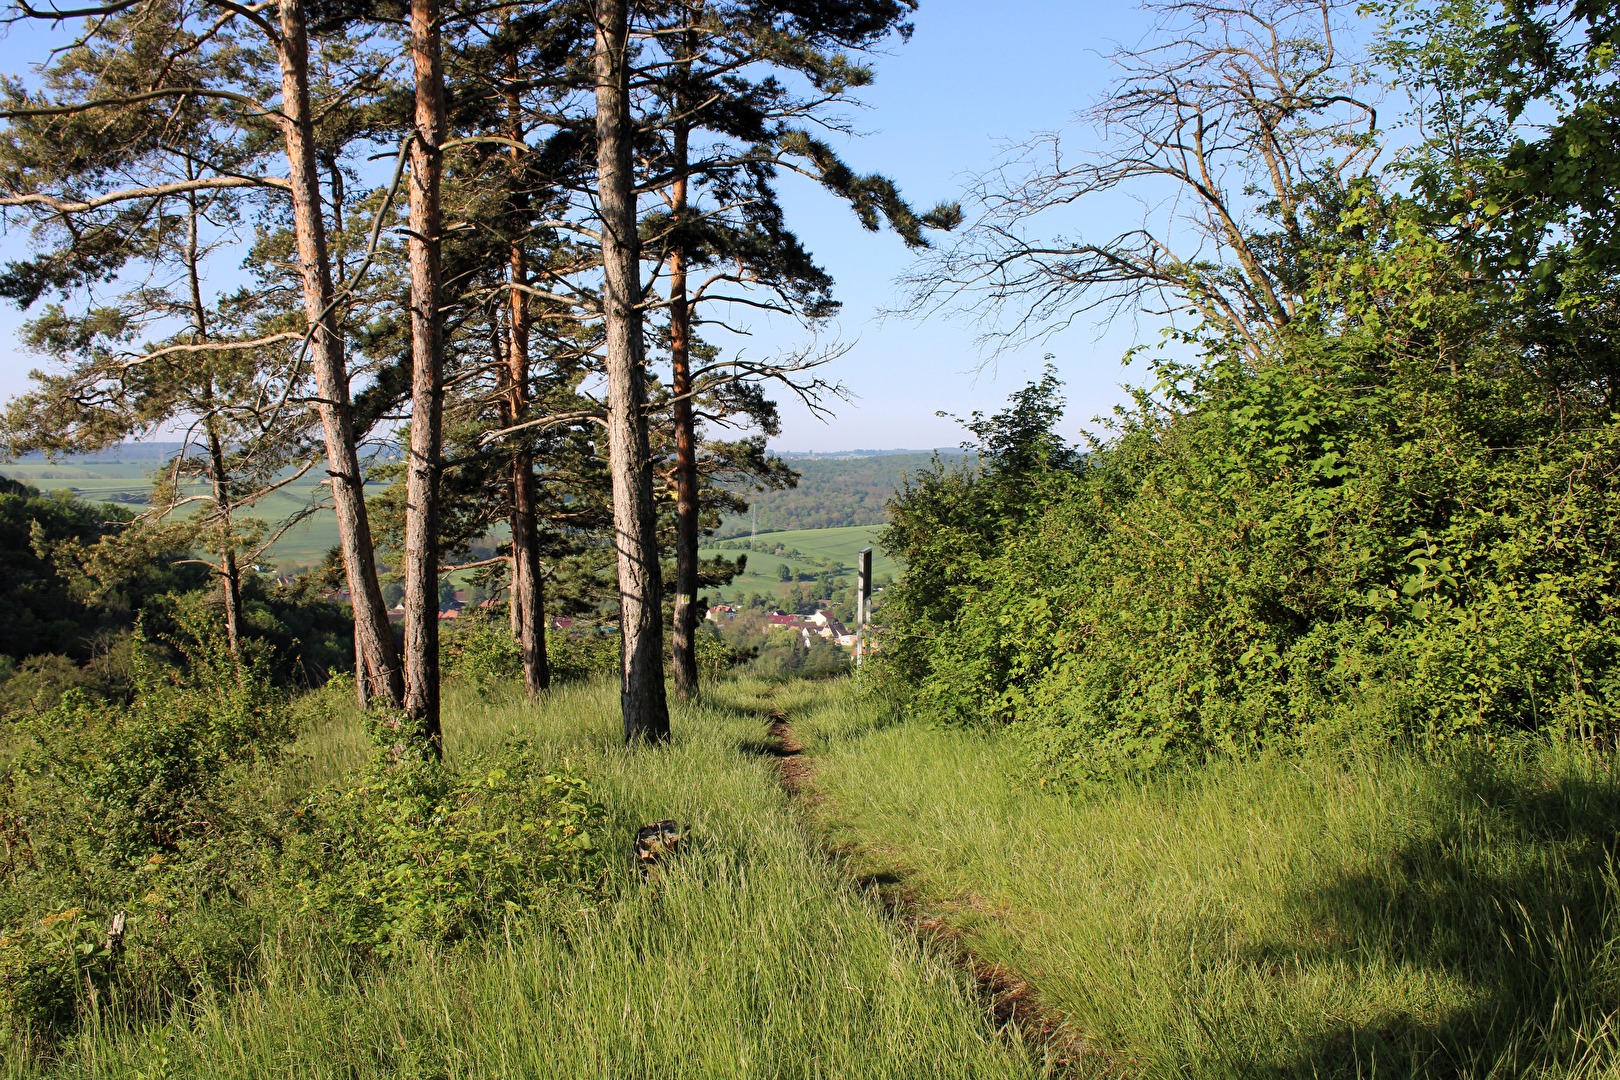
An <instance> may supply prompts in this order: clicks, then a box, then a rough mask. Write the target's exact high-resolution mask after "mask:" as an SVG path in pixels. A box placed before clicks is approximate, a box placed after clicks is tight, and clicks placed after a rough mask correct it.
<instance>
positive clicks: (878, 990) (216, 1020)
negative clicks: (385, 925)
mask: <svg viewBox="0 0 1620 1080" xmlns="http://www.w3.org/2000/svg"><path fill="white" fill-rule="evenodd" d="M615 689H616V688H615V687H611V686H603V685H598V686H584V687H578V686H576V687H565V688H562V689H559V690H557V691H555V692H554V693H553V694H552V695H551V696H550V697H549V698H548V699H547V700H546V701H545V702H544V703H543V704H542V705H540V706H537V707H536V706H530V705H528V704H527V703H526V702H523V701H521V700H520V699H518V698H517V697H516V696H515V695H512V694H510V693H506V692H498V693H496V694H494V695H493V697H490V698H480V697H477V696H474V695H472V694H470V693H461V694H458V695H455V696H454V697H453V698H452V700H451V701H450V703H449V706H448V708H447V710H446V717H447V722H446V734H447V738H448V752H449V754H450V756H451V757H452V758H455V757H457V756H460V755H465V754H468V753H470V752H475V751H478V750H481V749H488V748H490V747H492V746H494V745H496V744H498V743H499V742H500V741H501V740H502V739H503V738H505V737H506V736H508V735H509V734H518V735H522V736H523V737H525V738H527V739H529V740H531V741H533V742H534V743H536V744H538V745H539V746H540V747H541V748H543V752H545V753H547V754H549V755H551V756H552V757H554V758H555V759H556V760H559V761H561V760H564V759H567V760H571V761H572V762H573V763H574V764H575V765H576V766H578V767H579V768H581V769H582V770H583V771H584V772H585V774H586V775H587V776H588V777H589V778H590V780H591V782H592V784H593V785H594V788H595V793H596V796H597V797H598V798H599V799H601V800H602V801H603V802H604V803H605V804H606V805H607V807H608V809H609V812H610V814H611V818H612V822H613V830H612V835H613V836H614V837H615V838H616V841H615V842H617V843H620V844H622V847H623V851H624V857H623V858H622V859H616V860H615V862H614V871H613V872H614V881H613V887H612V889H611V890H610V891H611V895H612V899H610V901H609V902H607V903H606V904H604V905H603V906H602V908H601V909H600V910H596V911H593V912H591V913H588V914H583V915H581V917H580V919H579V921H578V923H577V925H575V926H573V927H571V928H569V929H568V930H567V931H565V932H559V931H548V930H543V929H540V928H538V927H530V926H529V925H526V924H525V922H524V919H523V916H522V913H521V912H517V913H514V914H513V915H512V916H511V918H510V919H509V921H508V926H507V931H506V933H505V934H503V935H500V936H498V937H496V938H495V939H493V940H486V941H483V942H481V943H477V944H473V945H463V946H460V947H456V948H443V949H429V948H425V947H424V948H422V949H420V950H419V951H418V952H417V953H416V954H415V955H413V956H410V957H408V958H406V959H405V960H403V961H400V962H396V963H395V964H393V965H392V966H390V967H387V968H375V969H366V970H356V969H354V968H353V967H351V966H350V965H348V964H347V963H345V962H344V960H343V958H342V957H341V956H340V955H338V954H335V953H332V952H328V951H325V950H323V949H322V948H321V947H319V946H312V945H310V944H309V943H307V942H299V941H286V940H283V941H267V942H265V943H264V946H263V950H264V955H263V958H262V960H263V962H262V964H261V965H260V970H259V975H258V976H257V977H256V978H255V980H254V981H253V982H252V983H251V985H246V986H243V987H241V988H240V989H239V990H238V991H237V992H235V993H229V994H226V993H221V994H218V995H215V996H214V997H212V998H209V999H205V1000H202V1001H200V1002H197V1003H196V1004H195V1005H194V1007H192V1008H191V1009H190V1010H188V1011H187V1013H186V1014H184V1015H176V1016H173V1017H172V1018H170V1019H169V1021H168V1022H167V1023H165V1024H163V1025H161V1026H154V1027H148V1028H144V1029H132V1028H130V1027H128V1026H125V1025H121V1024H120V1023H119V1022H118V1020H117V1018H115V1017H114V1018H106V1019H105V1020H103V1021H101V1022H96V1023H92V1024H90V1025H89V1026H87V1027H86V1028H84V1029H82V1030H81V1031H80V1032H79V1033H78V1034H77V1035H76V1036H75V1037H74V1038H73V1039H72V1040H71V1041H70V1042H69V1044H67V1045H66V1046H64V1047H63V1049H62V1053H61V1054H60V1056H59V1057H58V1059H57V1060H56V1061H54V1062H53V1063H50V1064H48V1065H44V1066H40V1065H30V1064H28V1063H24V1062H18V1061H11V1062H6V1063H4V1065H3V1066H0V1074H3V1075H5V1076H8V1077H20V1076H27V1075H36V1074H37V1073H38V1072H40V1071H44V1072H48V1073H51V1074H53V1075H59V1076H120V1077H123V1076H145V1077H157V1076H208V1077H264V1076H289V1077H291V1076H296V1077H446V1078H448V1077H500V1076H509V1077H568V1078H573V1077H638V1078H639V1077H711V1076H712V1077H729V1076H748V1077H754V1076H760V1077H865V1076H872V1077H923V1076H930V1077H932V1076H942V1077H951V1076H960V1077H1013V1076H1030V1075H1034V1074H1036V1073H1038V1071H1039V1070H1038V1067H1037V1065H1036V1063H1035V1059H1034V1057H1033V1055H1032V1054H1030V1053H1029V1052H1027V1051H1026V1050H1025V1049H1024V1048H1022V1047H1020V1046H1018V1045H1017V1044H1015V1043H1010V1042H1008V1041H1006V1040H1004V1039H1002V1038H1001V1037H999V1036H998V1035H997V1034H996V1033H995V1032H994V1031H993V1030H992V1029H991V1027H990V1025H989V1023H988V1021H987V1020H986V1019H985V1017H984V1016H983V1015H982V1012H981V1010H980V1009H979V1008H978V1007H977V1006H976V1005H975V1003H974V1002H973V1000H972V998H971V996H970V994H969V993H968V992H967V990H966V989H965V988H964V986H963V985H962V981H961V976H960V975H959V974H958V973H956V972H955V971H954V970H953V969H952V968H951V967H950V966H949V965H948V964H947V963H945V962H944V961H943V960H942V959H940V958H939V957H937V956H934V955H931V954H930V953H929V952H927V951H926V950H925V949H923V948H921V947H919V946H918V945H917V944H916V943H915V942H914V941H912V940H911V939H910V938H909V937H908V936H907V935H906V934H904V933H901V932H897V930H896V928H895V927H894V926H893V925H892V924H891V923H890V922H889V921H888V920H887V919H886V918H885V917H884V915H883V914H882V913H881V912H880V911H879V910H877V909H876V908H875V907H874V906H873V905H872V904H871V903H869V902H868V901H866V900H865V899H863V898H861V897H860V896H859V895H857V894H855V893H853V892H851V891H850V890H849V889H848V888H847V887H845V886H844V885H843V883H842V882H841V881H840V879H839V878H838V875H837V873H836V871H835V870H834V869H832V868H831V867H830V866H828V864H827V863H826V862H825V861H824V860H823V859H822V858H821V857H820V856H819V855H818V854H817V853H816V852H815V851H814V850H813V848H812V846H811V845H809V844H808V843H807V842H806V840H805V839H804V836H803V833H802V830H801V828H800V826H799V823H798V822H797V821H796V820H795V816H794V815H795V812H794V810H793V809H792V808H791V807H790V806H789V804H788V800H787V798H786V797H785V796H784V795H783V793H782V791H781V789H780V786H779V785H778V783H777V780H776V775H775V771H774V762H773V761H771V759H769V758H768V757H766V756H763V755H761V754H759V753H757V752H755V751H757V749H758V748H759V746H760V742H759V740H760V736H761V733H762V732H763V729H764V725H763V721H762V720H761V719H760V718H759V717H758V716H756V715H753V714H751V713H750V711H749V709H750V708H751V707H752V704H753V701H754V696H755V695H756V694H757V693H758V692H760V691H761V690H762V689H763V688H761V687H752V686H746V685H739V686H733V687H729V688H727V689H725V690H724V691H722V692H718V693H717V694H716V695H715V696H714V701H713V703H712V704H709V705H706V706H701V707H694V708H684V709H679V710H677V713H676V716H675V732H676V734H675V739H674V741H673V743H672V744H671V745H669V746H668V747H664V748H659V749H625V748H624V747H623V746H622V745H621V744H620V736H619V734H618V733H619V720H618V714H617V701H616V693H615ZM365 753H366V748H365V740H364V738H363V737H361V735H360V734H359V733H358V731H357V729H356V726H355V720H354V718H353V717H348V716H345V715H343V714H342V713H341V712H340V713H339V714H338V715H336V716H333V717H330V718H329V719H327V720H326V721H324V722H322V723H320V724H317V725H315V726H314V727H313V728H312V729H311V730H309V731H308V732H306V734H305V736H304V737H303V739H302V740H301V742H300V745H299V756H298V763H297V766H296V771H295V772H294V773H292V774H290V776H291V779H289V781H288V782H289V783H298V784H315V783H319V782H321V781H323V780H324V779H327V778H331V777H335V776H340V775H343V774H344V773H346V772H347V771H349V770H351V769H352V768H354V767H355V766H356V765H357V764H358V762H359V761H360V760H361V759H362V758H363V756H364V754H365ZM663 818H675V819H677V820H679V821H680V822H682V824H683V825H684V826H685V827H686V831H687V838H686V840H685V842H684V844H683V847H682V849H681V851H680V852H679V854H678V855H677V856H676V857H675V858H674V859H673V860H672V861H671V863H670V864H669V865H668V866H666V867H665V868H663V869H662V870H660V871H658V872H656V873H655V874H654V875H653V876H651V877H650V878H648V879H645V880H643V879H642V878H640V877H638V876H637V875H636V874H635V873H634V871H633V870H632V868H631V866H630V856H629V851H630V840H631V837H632V835H633V833H634V830H635V828H636V827H637V826H639V825H642V824H644V823H646V822H649V821H654V820H658V819H663Z"/></svg>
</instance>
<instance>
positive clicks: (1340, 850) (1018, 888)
mask: <svg viewBox="0 0 1620 1080" xmlns="http://www.w3.org/2000/svg"><path fill="white" fill-rule="evenodd" d="M796 692H799V691H796ZM799 704H800V708H798V709H797V710H795V711H794V712H793V715H794V717H795V719H794V724H793V727H794V733H795V735H796V736H797V738H798V739H799V741H800V742H802V743H804V744H805V745H806V747H807V752H808V754H809V756H810V759H811V763H812V766H813V773H812V776H813V785H812V788H813V791H814V792H815V794H816V795H818V796H820V798H821V801H820V802H818V803H815V804H814V805H815V806H816V813H817V815H818V818H819V820H820V823H821V826H822V827H823V828H824V829H825V830H827V833H828V835H829V836H830V838H831V840H832V842H834V843H836V844H838V845H840V846H842V847H843V848H844V849H846V850H848V851H849V852H851V853H852V854H851V857H850V858H851V862H850V867H851V870H852V871H853V872H856V873H860V874H862V875H865V876H868V877H869V878H871V879H874V880H879V881H888V882H890V883H892V886H891V887H892V888H893V889H896V890H901V891H904V892H905V893H906V894H908V895H909V896H910V897H911V898H912V900H913V901H914V902H915V904H916V905H917V909H918V910H919V911H920V912H921V913H923V914H933V915H941V916H943V917H944V919H945V920H946V921H947V922H948V924H949V925H951V926H953V927H955V928H957V929H959V930H960V931H962V932H963V934H964V940H965V941H966V943H967V944H968V945H969V946H970V947H971V948H972V949H974V950H975V951H976V952H977V953H978V954H979V955H980V956H982V957H984V958H985V959H987V960H988V961H991V962H996V963H1000V964H1003V965H1006V966H1008V967H1010V968H1011V969H1012V970H1014V971H1016V972H1018V973H1019V974H1020V975H1022V976H1024V977H1025V978H1027V979H1028V980H1029V981H1030V982H1031V983H1032V984H1033V985H1034V987H1035V989H1036V991H1037V993H1038V995H1039V996H1040V998H1041V1000H1042V1001H1043V1002H1044V1003H1045V1004H1046V1005H1047V1006H1048V1007H1051V1008H1054V1009H1056V1010H1058V1011H1060V1012H1061V1013H1062V1014H1064V1015H1065V1016H1066V1017H1068V1018H1069V1020H1070V1021H1071V1023H1072V1024H1073V1026H1074V1027H1075V1028H1076V1029H1078V1031H1079V1032H1081V1033H1082V1034H1083V1035H1084V1036H1085V1037H1086V1038H1087V1039H1088V1040H1089V1041H1090V1044H1091V1045H1092V1046H1093V1047H1094V1048H1095V1050H1096V1053H1095V1055H1094V1056H1093V1058H1092V1059H1091V1060H1090V1061H1089V1062H1087V1063H1085V1064H1086V1066H1087V1067H1086V1068H1084V1069H1082V1073H1087V1072H1092V1073H1096V1074H1097V1075H1134V1076H1150V1077H1171V1076H1174V1077H1186V1076H1194V1077H1232V1078H1245V1080H1247V1078H1255V1077H1314V1076H1345V1077H1360V1076H1368V1077H1370V1076H1379V1077H1453V1076H1468V1077H1519V1076H1536V1077H1585V1076H1613V1075H1616V1073H1617V1072H1620V1043H1617V1039H1616V1034H1615V1027H1616V1020H1617V1016H1620V1013H1617V1010H1620V887H1617V884H1616V872H1615V865H1614V861H1615V852H1616V849H1617V843H1620V841H1617V837H1620V774H1617V771H1616V768H1615V759H1614V757H1613V756H1608V755H1588V754H1585V753H1583V752H1580V751H1577V750H1574V749H1570V748H1567V747H1557V746H1553V745H1549V744H1547V743H1544V742H1543V743H1530V744H1526V745H1525V746H1523V747H1521V748H1519V749H1518V750H1517V751H1514V752H1511V753H1510V752H1507V751H1503V752H1500V753H1498V754H1496V755H1494V756H1493V757H1490V758H1487V757H1485V756H1483V755H1478V754H1476V755H1474V756H1467V755H1462V756H1459V757H1457V758H1456V759H1454V760H1452V761H1449V762H1427V763H1426V762H1423V761H1420V760H1417V759H1415V758H1413V757H1410V756H1406V755H1401V754H1386V755H1379V756H1374V757H1371V758H1362V759H1360V760H1345V759H1344V758H1342V757H1338V758H1327V757H1323V758H1321V759H1313V758H1305V759H1298V758H1295V759H1276V760H1269V761H1262V762H1257V763H1251V764H1226V765H1212V766H1208V767H1205V768H1204V769H1202V770H1199V771H1197V772H1194V773H1190V774H1187V775H1183V776H1178V777H1172V778H1169V779H1164V780H1161V781H1158V782H1154V783H1148V784H1142V785H1135V786H1132V785H1126V786H1122V787H1120V788H1117V789H1114V790H1110V791H1104V792H1098V793H1096V794H1094V795H1092V796H1090V797H1085V798H1065V797H1057V796H1053V795H1049V794H1045V793H1042V792H1040V791H1038V790H1032V789H1030V788H1028V787H1026V786H1023V785H1021V784H1020V783H1019V782H1018V780H1017V778H1016V775H1015V770H1014V769H1013V768H1012V767H1011V764H1010V763H1011V761H1012V760H1013V755H1014V750H1013V748H1012V747H1011V746H1009V745H1008V744H1006V743H1002V742H999V741H998V740H997V739H996V738H995V737H994V736H989V735H983V734H977V733H972V732H963V731H949V730H939V729H936V728H931V727H928V726H925V725H920V724H908V723H905V722H903V721H902V720H900V719H899V718H898V717H897V716H896V713H895V712H894V710H892V709H888V708H885V707H884V706H883V705H882V704H881V703H880V702H877V701H874V700H871V699H862V698H860V697H859V696H858V695H857V694H856V693H855V692H854V691H853V690H852V688H851V687H849V686H848V685H847V684H846V685H845V686H843V687H841V688H839V689H838V690H836V691H835V692H833V693H830V694H829V693H827V692H825V691H824V692H822V693H820V694H809V693H806V694H804V696H803V699H802V700H801V701H800V702H799Z"/></svg>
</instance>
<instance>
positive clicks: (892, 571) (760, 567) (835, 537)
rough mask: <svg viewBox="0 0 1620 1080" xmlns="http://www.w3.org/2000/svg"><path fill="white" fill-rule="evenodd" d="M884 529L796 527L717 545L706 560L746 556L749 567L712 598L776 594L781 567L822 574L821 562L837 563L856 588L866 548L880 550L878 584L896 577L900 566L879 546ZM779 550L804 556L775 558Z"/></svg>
mask: <svg viewBox="0 0 1620 1080" xmlns="http://www.w3.org/2000/svg"><path fill="white" fill-rule="evenodd" d="M882 531H883V526H882V525H851V526H847V527H845V528H840V529H797V530H794V531H791V532H775V533H760V534H759V535H758V536H756V537H754V538H753V539H752V540H749V538H748V537H737V538H735V539H732V540H723V541H717V542H712V543H711V544H710V545H708V546H705V547H704V548H702V549H701V552H700V554H701V555H702V556H703V557H704V558H705V559H708V558H713V557H715V556H717V555H723V556H725V557H726V558H728V559H735V558H736V557H737V556H738V555H744V554H746V555H747V556H748V569H747V571H746V572H745V573H742V574H739V575H738V576H737V577H736V579H735V580H733V581H732V583H731V584H730V585H727V586H724V587H722V588H719V589H714V590H711V594H712V595H713V596H714V597H715V598H716V599H719V600H735V599H739V598H741V597H745V596H747V595H748V594H750V593H760V594H763V595H772V594H775V593H777V592H778V591H779V590H780V589H781V588H782V579H781V572H780V570H779V569H778V567H780V566H782V565H783V564H786V565H787V567H788V569H789V570H790V571H791V572H792V573H793V574H794V575H795V576H797V575H799V574H810V573H821V572H822V571H823V569H824V563H823V562H822V560H828V559H830V560H832V561H833V562H835V563H837V564H838V566H839V571H838V572H839V573H841V574H843V575H845V576H847V577H849V579H850V588H853V587H854V578H855V559H856V556H857V553H858V552H859V551H860V550H861V548H863V547H871V548H874V549H876V550H874V551H873V552H872V576H873V578H874V579H875V580H878V581H882V580H883V579H884V578H885V577H894V576H895V575H897V574H898V573H899V570H900V567H899V564H898V563H896V562H895V561H894V560H893V559H891V558H889V557H888V556H887V555H885V554H884V553H883V551H882V550H881V549H879V548H878V547H877V537H878V534H879V533H881V532H882ZM744 545H751V546H744ZM777 549H784V550H785V551H787V552H793V551H797V552H798V553H799V556H793V555H791V554H783V555H776V554H773V552H774V551H775V550H777ZM823 599H830V598H823Z"/></svg>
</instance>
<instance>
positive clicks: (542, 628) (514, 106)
mask: <svg viewBox="0 0 1620 1080" xmlns="http://www.w3.org/2000/svg"><path fill="white" fill-rule="evenodd" d="M507 69H508V74H509V75H510V76H511V78H512V82H513V83H514V84H515V83H516V82H517V79H518V77H519V75H520V74H521V73H520V72H519V70H518V58H517V54H516V49H515V47H514V50H513V53H512V54H511V55H510V56H509V57H508V58H507ZM506 115H507V133H506V134H507V137H508V138H510V139H511V140H512V141H513V142H514V143H522V142H523V136H524V130H523V108H522V102H521V101H519V100H518V95H517V91H516V90H510V91H508V93H507V99H506ZM511 158H512V171H513V177H514V180H515V181H516V182H517V186H518V187H519V188H521V186H522V184H521V175H522V167H523V151H522V150H519V149H518V148H517V147H516V146H513V147H512V148H511ZM518 197H519V199H520V200H521V201H522V203H523V204H525V205H526V204H527V196H526V195H524V194H522V193H521V192H520V194H519V196H518ZM510 264H511V276H512V285H513V286H514V287H513V289H512V291H511V296H510V305H509V306H510V310H511V326H512V335H511V341H510V343H509V347H508V348H507V354H506V361H507V378H508V382H509V387H508V389H509V393H510V395H511V397H510V400H509V402H508V407H509V409H510V411H511V414H512V422H513V423H514V424H518V423H522V422H523V421H524V420H526V419H527V418H528V414H529V298H528V296H527V295H526V294H525V293H524V292H523V286H525V285H527V284H528V283H529V268H528V261H527V259H526V258H525V257H524V252H523V242H522V240H514V241H513V242H512V247H511V252H510ZM511 468H512V519H511V526H512V618H513V623H514V629H515V630H516V637H517V642H518V649H519V651H521V652H522V654H523V685H524V688H525V689H526V690H527V691H528V693H529V696H530V697H531V698H533V697H538V696H540V695H541V694H542V693H544V692H545V691H546V690H548V689H550V687H551V664H550V662H549V658H548V657H547V656H546V608H545V600H544V592H543V590H544V584H543V581H542V578H541V571H540V542H539V535H538V531H537V523H536V516H535V514H536V510H535V484H534V454H533V453H532V452H531V451H530V450H529V448H528V446H527V445H526V444H525V442H524V440H522V439H514V440H513V441H512V460H511Z"/></svg>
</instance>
